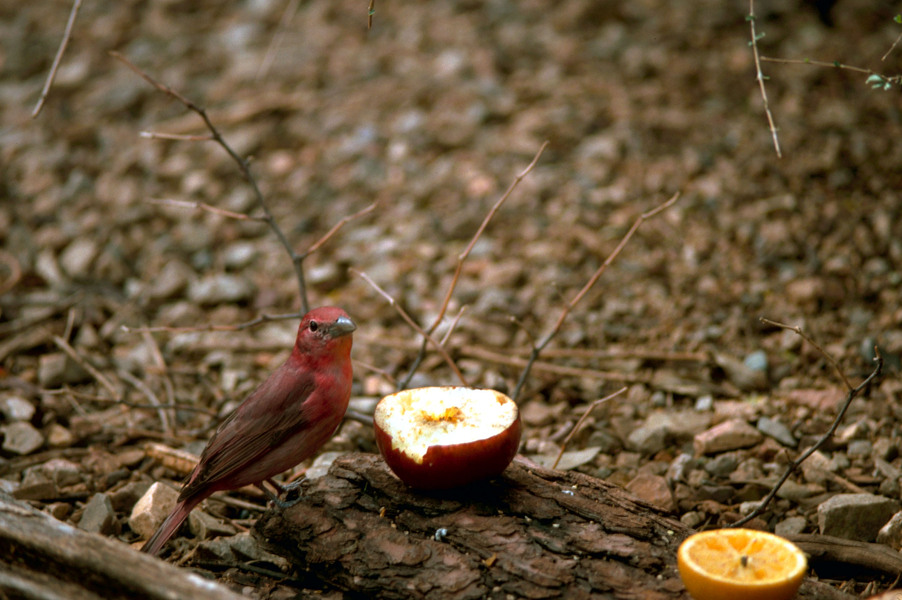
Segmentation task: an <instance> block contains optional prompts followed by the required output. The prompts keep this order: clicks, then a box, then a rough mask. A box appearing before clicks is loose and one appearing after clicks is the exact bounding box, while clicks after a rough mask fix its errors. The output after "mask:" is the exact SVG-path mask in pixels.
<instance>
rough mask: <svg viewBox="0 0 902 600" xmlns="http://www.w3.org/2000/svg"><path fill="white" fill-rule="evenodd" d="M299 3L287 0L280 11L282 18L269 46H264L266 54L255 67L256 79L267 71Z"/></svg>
mask: <svg viewBox="0 0 902 600" xmlns="http://www.w3.org/2000/svg"><path fill="white" fill-rule="evenodd" d="M300 4H301V0H288V4H286V5H285V10H284V11H282V18H281V19H279V25H278V27H277V28H276V34H275V35H274V36H273V37H272V41H271V42H270V43H269V47H267V48H266V54H265V55H264V56H263V60H262V61H260V68H259V69H257V76H256V77H255V79H256V80H257V81H260V80H261V79H263V78H264V77H266V75H267V74H268V73H269V68H270V67H271V66H272V63H273V61H274V60H275V58H276V54H277V52H278V50H279V46H281V45H282V40H283V39H284V38H285V33H286V31H287V28H288V23H290V22H291V20H292V19H293V18H294V15H295V13H296V12H297V11H298V6H299V5H300Z"/></svg>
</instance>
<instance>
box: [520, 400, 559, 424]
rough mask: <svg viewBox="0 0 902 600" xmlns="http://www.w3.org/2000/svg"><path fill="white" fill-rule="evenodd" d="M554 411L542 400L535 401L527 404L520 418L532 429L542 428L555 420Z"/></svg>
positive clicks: (521, 410) (521, 411)
mask: <svg viewBox="0 0 902 600" xmlns="http://www.w3.org/2000/svg"><path fill="white" fill-rule="evenodd" d="M554 416H555V415H554V411H553V410H552V408H551V407H550V406H549V405H548V403H547V402H543V401H541V400H533V401H531V402H527V403H526V404H524V405H523V408H521V409H520V418H521V419H523V423H524V424H526V425H529V426H530V427H542V426H543V425H548V424H549V423H551V422H552V421H553V420H554Z"/></svg>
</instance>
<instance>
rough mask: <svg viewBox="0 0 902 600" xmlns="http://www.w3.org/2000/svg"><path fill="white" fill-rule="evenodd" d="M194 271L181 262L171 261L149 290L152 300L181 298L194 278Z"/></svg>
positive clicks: (155, 278) (148, 294) (154, 279)
mask: <svg viewBox="0 0 902 600" xmlns="http://www.w3.org/2000/svg"><path fill="white" fill-rule="evenodd" d="M194 276H195V275H194V271H193V270H192V269H191V267H189V266H188V265H186V264H185V263H183V262H182V261H180V260H176V259H172V260H169V261H168V262H167V263H166V264H165V265H164V266H163V268H162V269H161V270H160V272H159V273H157V275H156V276H155V277H154V278H153V282H152V283H151V284H150V287H149V288H148V290H147V297H148V298H150V299H151V300H170V299H173V298H175V297H177V296H179V295H180V294H181V293H182V291H183V290H184V289H185V287H186V286H187V285H188V282H189V281H191V280H192V279H193V278H194Z"/></svg>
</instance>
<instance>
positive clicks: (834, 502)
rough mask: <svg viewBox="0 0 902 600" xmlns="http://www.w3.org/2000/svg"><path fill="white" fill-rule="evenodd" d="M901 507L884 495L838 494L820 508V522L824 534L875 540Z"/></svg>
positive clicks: (819, 526)
mask: <svg viewBox="0 0 902 600" xmlns="http://www.w3.org/2000/svg"><path fill="white" fill-rule="evenodd" d="M899 508H900V507H899V503H898V502H897V501H896V500H891V499H890V498H885V497H883V496H875V495H873V494H837V495H836V496H833V497H832V498H830V499H829V500H826V501H824V502H822V503H821V504H820V505H819V506H818V507H817V525H818V528H819V529H820V532H821V534H823V535H833V536H836V537H841V538H845V539H848V540H858V541H862V542H872V541H874V540H875V539H876V538H877V533H878V532H879V531H880V528H881V527H883V526H884V525H886V523H887V522H888V521H889V520H890V518H891V517H892V516H893V514H895V513H896V512H898V511H899Z"/></svg>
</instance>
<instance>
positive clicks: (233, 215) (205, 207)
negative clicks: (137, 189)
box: [147, 198, 264, 221]
mask: <svg viewBox="0 0 902 600" xmlns="http://www.w3.org/2000/svg"><path fill="white" fill-rule="evenodd" d="M147 201H148V202H150V203H151V204H161V205H163V206H173V207H175V208H186V209H192V210H201V211H206V212H209V213H213V214H215V215H221V216H223V217H228V218H230V219H235V220H238V221H263V220H264V219H263V218H262V217H252V216H251V215H246V214H244V213H238V212H234V211H231V210H226V209H224V208H219V207H218V206H213V205H212V204H207V203H206V202H200V201H195V202H192V201H190V200H173V199H171V198H159V199H157V198H150V199H148V200H147Z"/></svg>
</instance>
